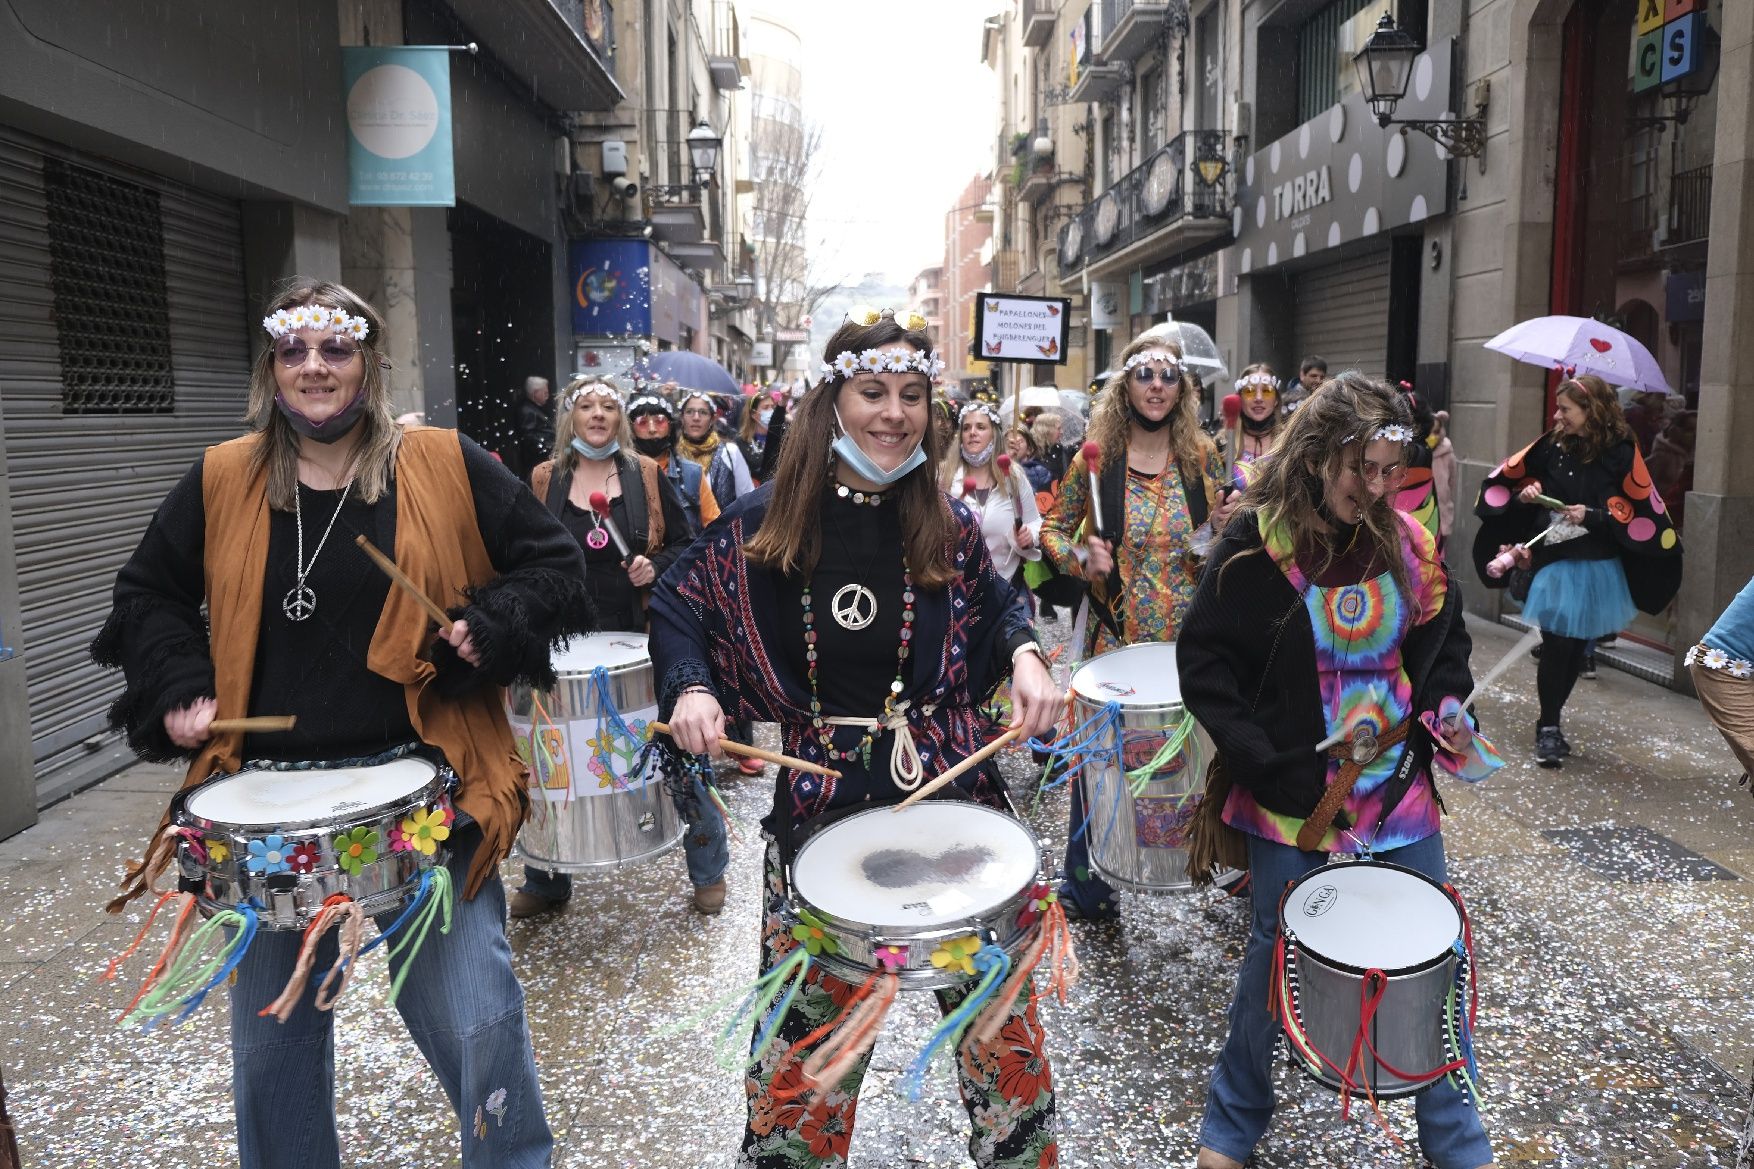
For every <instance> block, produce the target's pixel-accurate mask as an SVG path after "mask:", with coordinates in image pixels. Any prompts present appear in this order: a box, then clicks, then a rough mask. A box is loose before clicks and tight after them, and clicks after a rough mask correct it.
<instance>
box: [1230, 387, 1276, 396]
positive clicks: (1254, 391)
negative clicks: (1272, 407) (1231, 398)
mask: <svg viewBox="0 0 1754 1169" xmlns="http://www.w3.org/2000/svg"><path fill="white" fill-rule="evenodd" d="M1237 394H1238V396H1240V397H1243V398H1277V397H1278V396H1279V391H1278V390H1275V389H1274V388H1273V387H1272V386H1244V387H1243V388H1242V389H1240V390H1238V391H1237Z"/></svg>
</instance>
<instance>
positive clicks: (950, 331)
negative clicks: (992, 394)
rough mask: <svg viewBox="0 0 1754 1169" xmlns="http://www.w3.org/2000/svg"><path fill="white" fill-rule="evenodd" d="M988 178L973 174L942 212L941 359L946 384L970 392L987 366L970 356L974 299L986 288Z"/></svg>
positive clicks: (990, 191) (981, 383)
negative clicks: (942, 322) (942, 287)
mask: <svg viewBox="0 0 1754 1169" xmlns="http://www.w3.org/2000/svg"><path fill="white" fill-rule="evenodd" d="M992 195H993V177H992V176H991V175H976V176H975V177H974V178H972V179H970V180H969V183H968V185H967V186H966V187H964V188H963V189H962V194H960V195H958V196H957V198H956V203H955V205H954V206H953V207H951V208H950V210H948V211H947V212H945V214H944V332H943V333H942V334H941V337H942V340H941V341H940V342H939V351H940V352H941V353H942V354H943V355H944V361H945V369H944V378H945V380H946V381H950V382H956V383H958V384H960V385H962V386H964V387H966V388H969V389H975V388H979V387H982V386H985V385H986V384H987V365H986V363H985V362H983V361H977V360H976V359H975V356H974V353H973V352H972V350H973V347H974V298H975V297H976V296H979V295H980V293H981V292H982V291H983V290H984V289H987V288H990V287H991V286H992V266H991V265H992V246H993V216H994V208H993V207H992V205H991V199H992Z"/></svg>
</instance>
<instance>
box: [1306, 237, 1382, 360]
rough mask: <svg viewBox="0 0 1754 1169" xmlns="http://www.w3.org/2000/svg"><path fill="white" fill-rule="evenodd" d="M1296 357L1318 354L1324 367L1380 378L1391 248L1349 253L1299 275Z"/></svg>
mask: <svg viewBox="0 0 1754 1169" xmlns="http://www.w3.org/2000/svg"><path fill="white" fill-rule="evenodd" d="M1292 296H1293V303H1294V304H1295V306H1296V332H1297V356H1296V360H1299V361H1301V360H1302V359H1303V358H1305V357H1307V356H1309V355H1311V354H1316V355H1319V356H1321V357H1324V358H1326V359H1327V362H1328V372H1329V373H1339V372H1340V371H1341V370H1343V369H1356V370H1360V371H1361V372H1363V373H1366V374H1369V375H1370V376H1371V377H1373V378H1381V377H1382V376H1383V372H1384V370H1385V368H1386V367H1387V365H1388V332H1389V249H1388V248H1387V247H1386V246H1385V247H1383V248H1381V249H1380V250H1377V251H1372V252H1366V253H1364V254H1363V255H1359V256H1349V257H1347V258H1346V259H1344V260H1341V261H1339V262H1338V263H1334V264H1326V265H1323V266H1322V267H1320V268H1311V269H1309V270H1308V271H1306V272H1300V273H1298V274H1297V276H1296V278H1295V281H1294V283H1293V285H1292Z"/></svg>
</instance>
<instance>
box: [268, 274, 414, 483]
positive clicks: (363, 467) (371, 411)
mask: <svg viewBox="0 0 1754 1169" xmlns="http://www.w3.org/2000/svg"><path fill="white" fill-rule="evenodd" d="M307 304H320V305H322V306H324V307H325V308H331V309H340V310H341V311H342V312H345V313H347V314H348V315H349V316H355V317H364V318H365V320H366V323H367V324H368V325H369V326H370V327H369V328H368V329H367V330H366V335H365V337H364V338H363V339H361V341H360V342H359V356H360V360H361V361H363V362H365V381H364V382H363V383H361V385H360V387H359V394H360V397H361V398H363V399H364V403H363V405H362V406H361V408H360V416H359V421H358V422H357V423H355V426H357V427H358V428H359V440H358V442H357V443H355V445H354V448H353V454H352V455H351V456H349V459H348V468H349V471H350V473H351V475H352V478H353V490H354V491H355V492H356V493H357V494H358V496H359V498H360V499H361V500H363V501H365V502H366V503H376V502H377V501H378V500H379V499H381V498H382V497H383V495H384V492H385V491H387V490H389V487H390V480H391V479H392V478H393V477H394V473H395V467H396V451H397V449H398V448H399V447H400V446H401V443H402V428H401V427H400V426H397V425H396V415H395V414H394V412H393V408H392V406H391V402H390V382H389V379H388V378H386V377H385V376H384V370H385V369H386V368H388V364H389V363H388V362H387V361H386V360H385V359H384V357H383V351H384V319H383V318H382V317H381V316H379V315H378V310H377V309H375V308H373V307H372V306H371V305H369V304H367V303H366V302H365V300H364V298H362V297H361V296H360V295H359V294H358V293H356V292H354V291H353V290H352V289H351V288H348V287H347V286H345V285H342V284H336V283H335V282H333V281H330V280H312V279H310V278H308V277H305V276H294V277H291V278H290V279H288V280H287V281H285V282H284V283H283V284H281V285H280V288H279V291H278V292H276V293H275V294H274V296H273V297H272V298H270V299H269V301H268V305H267V313H266V314H265V315H267V316H273V315H274V314H275V313H277V312H279V311H280V310H281V309H292V308H298V307H299V306H300V305H307ZM279 393H280V385H279V383H278V382H276V381H275V380H274V346H272V345H268V346H265V347H264V348H263V350H262V352H261V353H259V354H257V355H256V360H255V362H254V363H253V364H252V365H251V366H250V402H249V407H248V408H247V409H246V410H245V412H244V421H245V422H247V423H248V424H249V425H250V428H251V429H252V430H255V431H256V432H258V433H259V434H260V435H261V436H262V440H261V441H260V442H259V443H257V444H256V450H255V454H254V455H252V456H251V460H250V462H251V467H252V469H253V470H256V471H261V470H262V469H263V468H266V469H267V472H268V506H269V507H272V508H274V509H275V510H276V511H291V510H292V509H293V506H294V505H295V503H296V502H297V493H298V452H299V435H298V432H297V431H296V430H294V429H293V428H292V423H290V422H288V421H287V420H286V418H285V417H284V416H283V415H282V414H281V413H280V411H279V410H278V409H276V408H275V405H274V399H275V398H276V397H277V396H278V395H279Z"/></svg>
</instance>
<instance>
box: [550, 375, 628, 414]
mask: <svg viewBox="0 0 1754 1169" xmlns="http://www.w3.org/2000/svg"><path fill="white" fill-rule="evenodd" d="M593 396H594V397H599V398H608V399H610V400H611V401H613V402H614V403H615V404H616V405H617V406H619V405H621V404H622V400H623V395H622V392H621V387H619V386H617V385H616V384H615V383H614V382H607V381H601V380H599V381H590V382H586V383H585V384H584V385H582V386H575V387H574V388H572V389H570V390H568V391H567V392H566V397H564V398H562V399H561V401H560V406H561V409H563V410H571V409H572V408H573V407H574V406H577V405H578V404H579V399H580V398H588V397H593Z"/></svg>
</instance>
